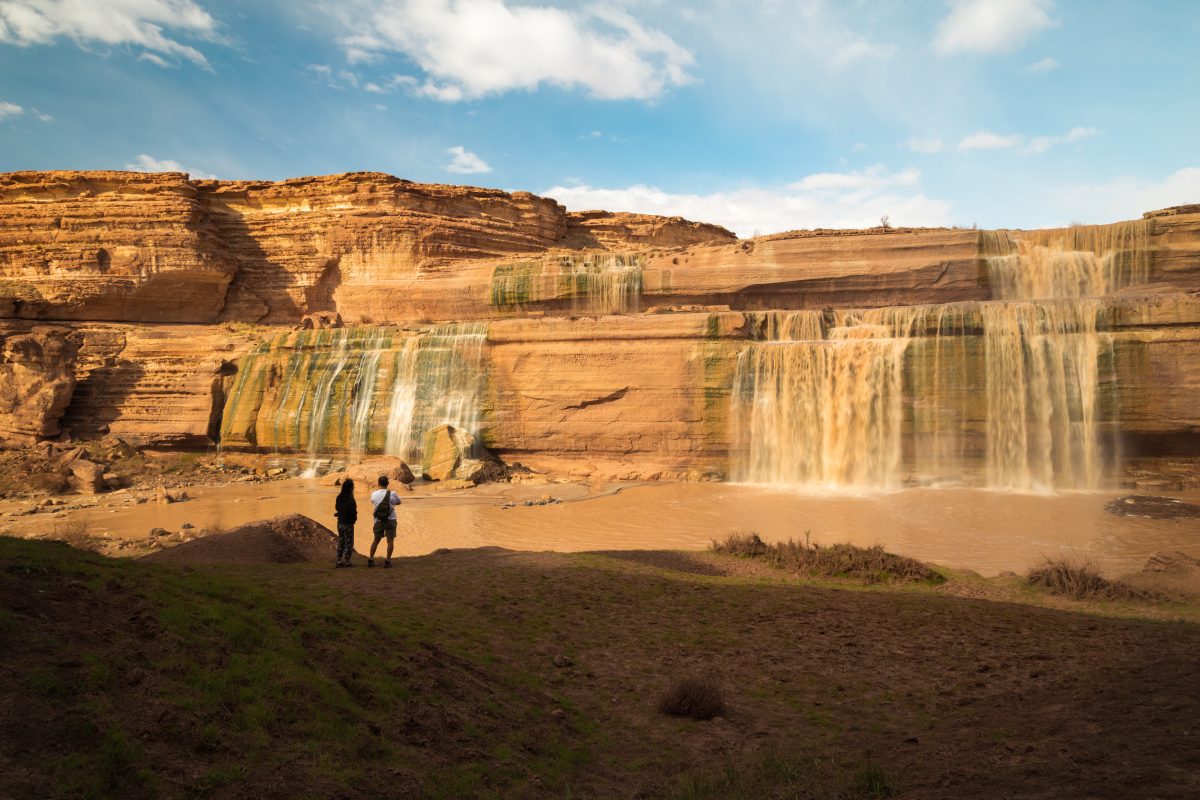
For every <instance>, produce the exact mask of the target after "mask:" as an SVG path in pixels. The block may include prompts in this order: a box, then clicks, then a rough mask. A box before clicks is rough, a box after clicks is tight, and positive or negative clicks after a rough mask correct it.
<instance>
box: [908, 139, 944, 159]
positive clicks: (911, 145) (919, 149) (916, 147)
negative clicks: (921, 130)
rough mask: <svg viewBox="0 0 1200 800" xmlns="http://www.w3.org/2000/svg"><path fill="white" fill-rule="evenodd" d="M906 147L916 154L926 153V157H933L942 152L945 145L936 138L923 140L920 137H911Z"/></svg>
mask: <svg viewBox="0 0 1200 800" xmlns="http://www.w3.org/2000/svg"><path fill="white" fill-rule="evenodd" d="M904 146H905V147H907V148H908V149H909V150H912V151H913V152H914V153H924V154H925V155H933V154H934V153H940V152H942V148H944V147H945V146H946V145H945V143H944V142H943V141H942V140H941V139H940V138H938V137H936V136H931V137H929V138H922V137H920V136H910V137H908V139H906V140H905V142H904Z"/></svg>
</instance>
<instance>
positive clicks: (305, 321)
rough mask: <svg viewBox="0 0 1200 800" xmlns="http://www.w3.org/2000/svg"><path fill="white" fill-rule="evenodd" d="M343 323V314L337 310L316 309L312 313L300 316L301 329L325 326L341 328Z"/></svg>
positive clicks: (313, 329) (312, 329) (314, 328)
mask: <svg viewBox="0 0 1200 800" xmlns="http://www.w3.org/2000/svg"><path fill="white" fill-rule="evenodd" d="M342 324H343V323H342V315H341V314H339V313H337V312H336V311H316V312H314V313H312V314H305V315H304V316H303V317H301V318H300V329H301V330H308V331H315V330H321V329H323V328H340V327H342Z"/></svg>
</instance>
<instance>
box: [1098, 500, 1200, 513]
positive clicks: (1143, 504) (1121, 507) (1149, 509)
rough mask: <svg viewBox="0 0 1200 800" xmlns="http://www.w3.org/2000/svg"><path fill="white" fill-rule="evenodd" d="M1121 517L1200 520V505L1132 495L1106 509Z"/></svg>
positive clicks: (1116, 501) (1113, 502)
mask: <svg viewBox="0 0 1200 800" xmlns="http://www.w3.org/2000/svg"><path fill="white" fill-rule="evenodd" d="M1104 510H1105V511H1107V512H1108V513H1110V514H1116V515H1117V516H1119V517H1149V518H1150V519H1200V505H1194V504H1192V503H1185V502H1184V501H1183V500H1179V499H1177V498H1174V497H1158V496H1155V495H1143V494H1131V495H1126V496H1125V497H1118V498H1116V499H1115V500H1112V501H1111V502H1109V503H1108V505H1106V506H1105V507H1104Z"/></svg>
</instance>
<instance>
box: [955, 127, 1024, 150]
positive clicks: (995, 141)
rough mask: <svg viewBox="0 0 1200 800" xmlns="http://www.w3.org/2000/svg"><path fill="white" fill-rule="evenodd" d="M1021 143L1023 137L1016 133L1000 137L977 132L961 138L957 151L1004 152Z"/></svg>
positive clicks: (989, 132)
mask: <svg viewBox="0 0 1200 800" xmlns="http://www.w3.org/2000/svg"><path fill="white" fill-rule="evenodd" d="M1023 141H1025V137H1023V136H1021V135H1019V134H1016V133H1013V134H1009V135H1002V134H999V133H992V132H991V131H979V132H978V133H972V134H971V135H970V136H965V137H963V140H962V141H961V142H959V143H958V149H959V150H962V151H964V152H966V151H968V150H1005V149H1008V148H1010V147H1016V146H1018V145H1019V144H1021V142H1023Z"/></svg>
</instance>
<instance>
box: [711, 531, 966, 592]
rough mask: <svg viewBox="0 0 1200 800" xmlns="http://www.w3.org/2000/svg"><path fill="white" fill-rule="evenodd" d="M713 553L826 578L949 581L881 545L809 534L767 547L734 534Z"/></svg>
mask: <svg viewBox="0 0 1200 800" xmlns="http://www.w3.org/2000/svg"><path fill="white" fill-rule="evenodd" d="M711 549H712V551H713V552H714V553H723V554H726V555H735V556H743V557H750V558H761V559H763V560H764V561H766V562H767V563H768V564H771V565H772V566H775V567H779V568H780V569H789V570H793V571H795V572H804V573H807V574H809V575H814V576H818V577H826V578H856V579H859V580H862V581H865V582H867V583H897V582H898V583H942V582H944V581H945V580H946V579H945V577H944V576H942V575H941V574H940V573H938V572H936V571H934V570H933V569H931V568H930V567H928V566H927V565H925V564H922V563H921V562H920V561H917V560H916V559H913V558H906V557H905V556H898V555H896V554H895V553H889V552H887V551H886V550H884V549H883V547H882V546H881V545H875V546H873V547H858V546H856V545H852V544H833V545H828V546H826V547H822V546H821V545H819V544H813V542H812V540H811V538H810V534H809V533H808V532H807V531H806V532H805V534H804V541H802V542H798V541H796V540H794V539H788V540H787V541H786V542H781V543H779V544H767V543H766V542H764V541H763V540H762V539H760V538H759V537H758V534H756V533H734V534H731V535H730V536H728V537H727V538H726V539H725V541H723V542H716V541H714V542H713V543H712V546H711Z"/></svg>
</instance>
